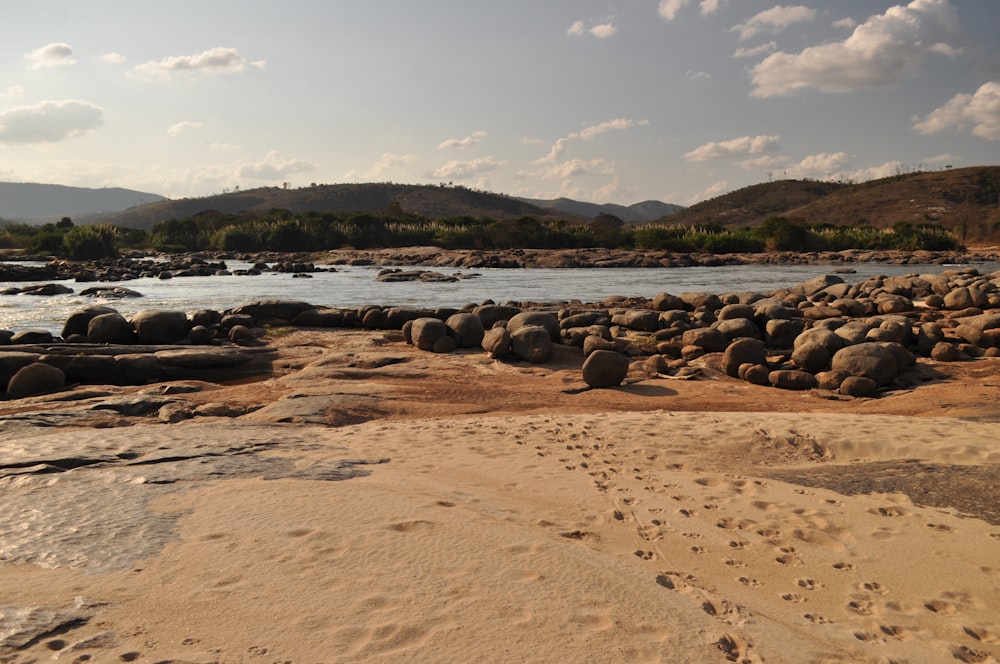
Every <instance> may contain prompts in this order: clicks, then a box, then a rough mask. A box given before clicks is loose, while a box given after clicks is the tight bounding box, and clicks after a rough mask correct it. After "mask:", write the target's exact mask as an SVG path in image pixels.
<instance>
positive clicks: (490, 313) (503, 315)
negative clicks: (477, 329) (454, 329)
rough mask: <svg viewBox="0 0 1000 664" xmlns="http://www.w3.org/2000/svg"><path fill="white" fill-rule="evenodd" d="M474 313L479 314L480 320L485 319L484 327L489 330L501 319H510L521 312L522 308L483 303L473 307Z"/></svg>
mask: <svg viewBox="0 0 1000 664" xmlns="http://www.w3.org/2000/svg"><path fill="white" fill-rule="evenodd" d="M472 313H474V314H476V315H477V316H479V320H481V321H483V328H484V329H486V330H488V329H490V328H491V327H493V326H494V325H495V324H496V323H497V322H499V321H509V320H510V319H511V318H513V317H514V316H516V315H518V314H519V313H521V310H520V309H518V308H517V307H508V306H504V305H500V304H483V305H480V306H478V307H476V308H475V309H473V310H472Z"/></svg>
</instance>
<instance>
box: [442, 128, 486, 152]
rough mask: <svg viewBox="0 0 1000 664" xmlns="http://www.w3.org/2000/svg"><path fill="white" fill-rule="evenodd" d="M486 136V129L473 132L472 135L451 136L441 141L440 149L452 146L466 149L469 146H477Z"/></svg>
mask: <svg viewBox="0 0 1000 664" xmlns="http://www.w3.org/2000/svg"><path fill="white" fill-rule="evenodd" d="M485 136H486V132H485V131H476V132H473V133H472V135H471V136H466V137H465V138H449V139H447V140H444V141H441V143H440V144H438V150H448V149H451V148H458V149H460V150H465V149H468V148H472V147H475V146H477V145H479V142H480V141H481V140H482V139H483V138H484V137H485Z"/></svg>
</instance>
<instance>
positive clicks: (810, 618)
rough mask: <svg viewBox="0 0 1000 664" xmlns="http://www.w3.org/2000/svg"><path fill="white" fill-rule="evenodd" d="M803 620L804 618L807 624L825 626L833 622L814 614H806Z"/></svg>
mask: <svg viewBox="0 0 1000 664" xmlns="http://www.w3.org/2000/svg"><path fill="white" fill-rule="evenodd" d="M803 618H805V619H806V620H808V621H809V622H811V623H813V624H814V625H827V624H829V623H831V622H833V621H831V620H828V619H827V618H824V617H823V616H821V615H818V614H815V613H807V614H805V615H804V616H803Z"/></svg>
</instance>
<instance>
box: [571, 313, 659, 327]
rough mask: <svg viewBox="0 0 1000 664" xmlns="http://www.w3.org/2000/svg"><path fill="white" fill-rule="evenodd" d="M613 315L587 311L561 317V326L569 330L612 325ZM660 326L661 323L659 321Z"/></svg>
mask: <svg viewBox="0 0 1000 664" xmlns="http://www.w3.org/2000/svg"><path fill="white" fill-rule="evenodd" d="M610 324H611V317H610V316H609V315H608V312H607V311H605V310H596V311H585V312H582V313H578V314H572V315H570V316H565V317H562V318H560V319H559V327H561V328H562V329H564V330H569V329H572V328H574V327H590V326H591V325H610ZM657 327H659V323H657Z"/></svg>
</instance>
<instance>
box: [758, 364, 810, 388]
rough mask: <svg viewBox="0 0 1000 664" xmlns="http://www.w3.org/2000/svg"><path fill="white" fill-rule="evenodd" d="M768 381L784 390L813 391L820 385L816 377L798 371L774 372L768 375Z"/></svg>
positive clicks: (783, 370)
mask: <svg viewBox="0 0 1000 664" xmlns="http://www.w3.org/2000/svg"><path fill="white" fill-rule="evenodd" d="M767 379H768V381H769V382H770V383H771V385H773V386H774V387H778V388H781V389H783V390H811V389H813V388H814V387H816V386H817V385H818V382H817V380H816V376H814V375H812V374H811V373H809V372H808V371H799V370H797V369H779V370H777V371H772V372H771V373H769V374H768V376H767Z"/></svg>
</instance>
